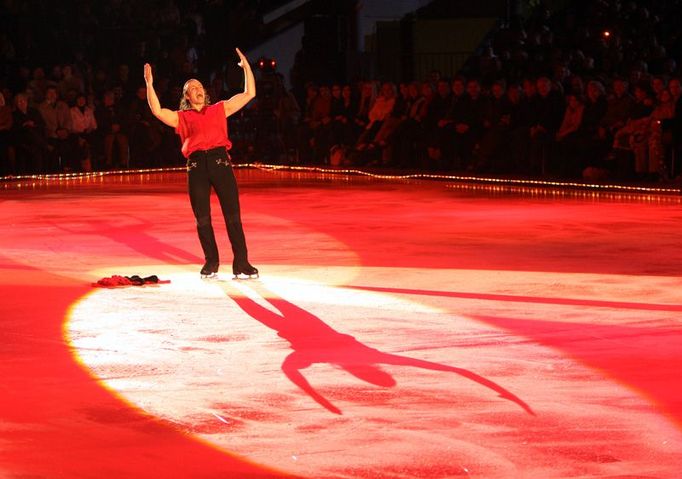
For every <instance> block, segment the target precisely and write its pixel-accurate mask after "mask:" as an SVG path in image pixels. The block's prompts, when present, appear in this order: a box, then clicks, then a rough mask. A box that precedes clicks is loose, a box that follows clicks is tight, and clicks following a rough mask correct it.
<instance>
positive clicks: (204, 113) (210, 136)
mask: <svg viewBox="0 0 682 479" xmlns="http://www.w3.org/2000/svg"><path fill="white" fill-rule="evenodd" d="M175 132H176V133H177V134H178V135H180V141H181V142H182V149H181V151H182V154H183V155H184V156H185V158H189V155H191V154H192V152H194V151H199V150H210V149H211V148H217V147H219V146H224V147H225V148H226V149H228V150H229V149H230V148H232V142H231V141H230V139H229V138H228V137H227V118H225V109H224V107H223V103H222V102H218V103H216V104H214V105H208V106H205V107H203V108H202V109H201V111H196V110H194V109H190V110H179V111H178V126H177V127H176V128H175Z"/></svg>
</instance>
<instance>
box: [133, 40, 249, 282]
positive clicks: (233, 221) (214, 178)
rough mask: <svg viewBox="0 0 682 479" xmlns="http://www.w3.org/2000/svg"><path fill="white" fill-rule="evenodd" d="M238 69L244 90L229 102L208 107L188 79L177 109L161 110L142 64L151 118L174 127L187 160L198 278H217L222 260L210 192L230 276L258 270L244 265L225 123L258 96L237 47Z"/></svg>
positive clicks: (195, 84) (243, 242) (197, 87)
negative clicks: (227, 247) (227, 249)
mask: <svg viewBox="0 0 682 479" xmlns="http://www.w3.org/2000/svg"><path fill="white" fill-rule="evenodd" d="M236 51H237V55H239V60H240V61H239V66H240V67H241V68H242V69H243V70H244V91H243V92H242V93H238V94H236V95H234V96H233V97H231V98H230V99H229V100H223V101H219V102H218V103H214V104H210V99H209V98H208V95H207V94H206V90H205V89H204V87H203V85H202V84H201V82H200V81H199V80H196V79H194V78H192V79H190V80H187V82H185V85H184V86H183V88H182V98H181V99H180V109H179V110H177V111H173V110H169V109H167V108H161V105H160V103H159V98H158V96H157V95H156V91H155V90H154V79H153V76H152V67H151V66H150V65H149V64H148V63H146V64H145V65H144V80H145V83H146V85H147V102H148V103H149V107H150V108H151V111H152V114H153V115H154V116H155V117H156V118H158V119H159V120H161V121H162V122H163V123H165V124H166V125H168V126H170V127H173V128H174V129H175V132H176V133H177V134H178V135H179V136H180V140H181V142H182V150H181V151H182V154H183V156H184V157H185V158H186V159H187V183H188V189H189V199H190V203H191V205H192V211H193V212H194V217H195V218H196V224H197V233H198V235H199V242H200V243H201V247H202V249H203V251H204V258H205V264H204V266H203V267H202V268H201V276H202V277H205V278H207V277H213V276H215V275H216V274H217V273H218V268H219V265H220V258H219V254H218V246H217V244H216V239H215V234H214V232H213V226H212V225H211V187H213V189H214V190H215V192H216V194H217V195H218V200H219V201H220V208H221V209H222V212H223V216H224V218H225V224H226V226H227V234H228V236H229V238H230V243H231V245H232V253H233V261H232V273H233V274H234V276H235V278H244V277H250V278H253V277H256V278H257V277H258V270H257V269H256V268H254V267H253V266H252V265H251V264H250V263H249V260H248V252H247V248H246V239H245V238H244V230H243V228H242V220H241V215H240V210H239V192H238V190H237V181H236V179H235V177H234V172H233V171H232V164H231V162H230V154H229V153H228V151H229V149H230V148H231V147H232V142H231V141H230V139H229V137H228V131H227V120H226V118H227V117H229V116H230V115H232V114H234V113H236V112H238V111H239V110H241V108H242V107H244V106H245V105H246V104H247V103H248V102H249V101H250V100H252V99H253V98H254V97H255V96H256V81H255V79H254V77H253V72H252V71H251V66H250V65H249V61H248V60H247V58H246V57H245V56H244V54H243V53H242V52H241V51H240V50H239V49H238V48H237V49H236Z"/></svg>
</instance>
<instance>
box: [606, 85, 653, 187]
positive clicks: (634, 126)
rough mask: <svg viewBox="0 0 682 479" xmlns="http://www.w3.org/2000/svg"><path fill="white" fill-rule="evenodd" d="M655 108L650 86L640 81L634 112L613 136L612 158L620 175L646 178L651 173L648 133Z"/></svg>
mask: <svg viewBox="0 0 682 479" xmlns="http://www.w3.org/2000/svg"><path fill="white" fill-rule="evenodd" d="M653 109H654V102H653V99H652V98H651V94H650V93H649V89H648V86H646V85H645V84H641V83H640V84H639V85H637V86H636V87H635V103H634V105H633V108H632V114H631V116H630V118H629V119H628V121H627V123H626V124H625V126H623V128H621V129H620V130H618V131H617V132H616V134H615V135H614V137H613V145H612V148H613V149H612V151H611V159H612V160H614V163H615V165H614V167H615V169H616V171H617V174H618V176H619V177H628V176H630V173H632V174H635V175H636V176H637V177H638V178H640V179H646V177H647V176H648V175H649V162H648V158H647V150H648V136H649V135H648V133H649V125H650V122H651V119H650V115H651V113H652V111H653ZM630 155H632V159H633V161H634V164H633V165H632V166H629V165H628V163H629V162H630Z"/></svg>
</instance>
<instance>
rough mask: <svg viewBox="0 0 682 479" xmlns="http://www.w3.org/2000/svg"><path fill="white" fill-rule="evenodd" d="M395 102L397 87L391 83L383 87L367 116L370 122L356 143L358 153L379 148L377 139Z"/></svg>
mask: <svg viewBox="0 0 682 479" xmlns="http://www.w3.org/2000/svg"><path fill="white" fill-rule="evenodd" d="M395 100H396V91H395V85H394V84H393V83H390V82H386V83H384V84H383V85H381V92H380V94H379V96H378V97H377V99H376V101H375V102H374V105H372V108H371V109H370V110H369V113H368V115H367V117H368V120H369V122H368V123H367V126H365V129H364V131H363V132H362V134H361V135H360V137H359V138H358V141H357V143H356V149H357V150H358V151H364V150H366V149H373V148H375V147H376V146H377V145H376V143H375V141H376V139H375V137H376V135H377V133H378V132H379V130H380V129H381V126H382V125H383V124H384V121H385V120H386V119H387V118H388V117H389V115H390V114H391V112H392V111H393V107H394V105H395Z"/></svg>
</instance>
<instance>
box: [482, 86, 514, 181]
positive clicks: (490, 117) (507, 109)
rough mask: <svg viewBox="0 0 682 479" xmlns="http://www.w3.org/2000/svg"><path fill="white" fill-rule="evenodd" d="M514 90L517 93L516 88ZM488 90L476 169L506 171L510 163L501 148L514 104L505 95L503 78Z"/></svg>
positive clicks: (505, 137)
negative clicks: (488, 98) (488, 95)
mask: <svg viewBox="0 0 682 479" xmlns="http://www.w3.org/2000/svg"><path fill="white" fill-rule="evenodd" d="M516 91H517V93H518V89H517V90H516ZM490 92H491V97H490V101H489V102H488V105H487V109H486V111H485V113H484V117H483V126H484V128H485V133H484V134H483V136H482V137H481V140H480V141H479V149H478V165H477V169H479V170H484V171H491V172H498V173H507V172H509V171H510V165H509V163H508V161H507V158H508V156H507V155H506V154H505V152H504V151H503V150H504V149H505V147H506V145H507V144H508V142H509V139H510V138H509V135H510V132H511V127H512V123H511V122H512V115H513V114H514V109H515V106H516V105H515V104H514V103H512V101H511V100H510V98H509V96H508V95H507V89H506V85H505V82H504V81H503V80H498V81H496V82H494V83H493V85H492V87H491V89H490ZM517 98H518V97H517Z"/></svg>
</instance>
